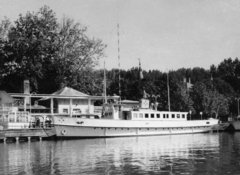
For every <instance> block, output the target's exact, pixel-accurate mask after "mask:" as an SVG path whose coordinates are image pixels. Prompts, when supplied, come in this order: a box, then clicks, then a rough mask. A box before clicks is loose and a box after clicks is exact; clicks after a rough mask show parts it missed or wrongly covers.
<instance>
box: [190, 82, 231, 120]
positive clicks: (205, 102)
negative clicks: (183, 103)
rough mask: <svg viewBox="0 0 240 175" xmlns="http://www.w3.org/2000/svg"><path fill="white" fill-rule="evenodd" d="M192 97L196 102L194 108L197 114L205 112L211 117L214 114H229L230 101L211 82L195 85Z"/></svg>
mask: <svg viewBox="0 0 240 175" xmlns="http://www.w3.org/2000/svg"><path fill="white" fill-rule="evenodd" d="M191 97H192V99H193V101H194V104H193V107H194V109H195V110H196V113H199V112H203V113H204V114H207V115H208V116H209V117H210V116H212V114H213V113H215V114H216V116H218V115H226V114H228V112H229V105H228V102H229V99H228V98H227V97H225V96H224V95H223V94H220V93H219V92H218V91H217V89H216V88H215V86H214V84H213V82H212V81H210V80H204V81H201V82H198V83H196V84H194V86H193V88H192V91H191Z"/></svg>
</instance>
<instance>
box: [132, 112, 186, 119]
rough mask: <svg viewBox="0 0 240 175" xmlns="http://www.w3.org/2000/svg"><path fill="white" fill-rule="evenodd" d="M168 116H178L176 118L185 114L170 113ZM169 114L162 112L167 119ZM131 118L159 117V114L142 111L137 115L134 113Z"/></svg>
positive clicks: (183, 116)
mask: <svg viewBox="0 0 240 175" xmlns="http://www.w3.org/2000/svg"><path fill="white" fill-rule="evenodd" d="M170 116H171V118H178V119H180V118H185V114H182V115H180V114H171V115H170ZM170 116H169V114H163V118H164V119H167V118H169V117H170ZM133 118H160V114H153V113H152V114H151V113H150V114H149V113H145V114H143V113H140V114H139V116H138V114H136V113H134V114H133Z"/></svg>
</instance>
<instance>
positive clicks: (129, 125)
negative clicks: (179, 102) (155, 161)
mask: <svg viewBox="0 0 240 175" xmlns="http://www.w3.org/2000/svg"><path fill="white" fill-rule="evenodd" d="M144 103H145V104H146V103H148V100H146V99H143V100H141V103H140V106H144ZM122 107H123V106H122V105H118V104H104V105H103V115H102V117H100V118H99V117H97V116H95V115H90V114H82V115H76V116H73V117H69V116H59V115H54V116H53V123H54V126H55V130H56V135H57V137H69V138H71V137H76V138H77V137H79V138H97V137H123V136H149V135H169V134H188V133H201V132H210V131H211V130H212V127H213V126H214V125H217V124H218V120H217V119H213V118H210V119H208V120H187V114H188V113H187V112H173V111H171V112H169V111H155V110H153V109H147V108H139V109H134V110H131V111H123V110H122Z"/></svg>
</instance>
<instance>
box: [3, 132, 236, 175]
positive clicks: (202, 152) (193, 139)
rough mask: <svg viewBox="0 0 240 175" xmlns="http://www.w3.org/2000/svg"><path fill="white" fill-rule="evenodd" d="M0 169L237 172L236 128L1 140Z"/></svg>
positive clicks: (18, 171) (60, 173) (58, 172)
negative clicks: (89, 137) (178, 132)
mask: <svg viewBox="0 0 240 175" xmlns="http://www.w3.org/2000/svg"><path fill="white" fill-rule="evenodd" d="M0 158H1V160H2V161H0V169H1V171H2V173H3V174H29V175H31V174H34V175H38V174H53V175H54V174H56V175H64V174H87V175H88V174H97V175H98V174H103V175H105V174H127V175H129V174H130V175H131V174H240V133H230V134H229V133H213V134H209V133H208V134H188V135H169V136H152V137H125V138H107V139H104V138H102V139H84V140H58V141H41V142H20V143H1V144H0Z"/></svg>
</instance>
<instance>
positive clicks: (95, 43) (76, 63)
mask: <svg viewBox="0 0 240 175" xmlns="http://www.w3.org/2000/svg"><path fill="white" fill-rule="evenodd" d="M59 26H60V28H59V33H58V40H57V48H58V51H57V54H56V56H55V59H54V65H55V69H56V72H57V77H56V83H58V84H61V83H62V82H65V83H66V84H68V85H71V84H72V83H74V82H72V81H73V80H76V79H78V78H77V77H79V76H82V78H85V79H86V78H87V77H83V76H84V75H87V74H86V73H89V72H90V71H92V68H93V67H95V66H96V65H97V64H98V60H99V59H100V58H102V57H103V56H104V53H103V51H104V49H105V48H106V45H104V44H103V43H102V41H101V40H99V39H97V40H95V39H90V38H89V37H88V36H87V35H86V31H87V28H86V27H84V26H82V25H81V24H80V23H74V20H72V19H69V18H66V17H63V19H62V21H61V24H60V25H59ZM69 77H72V78H70V79H69ZM74 77H76V78H74ZM75 83H76V82H75ZM85 90H88V89H85Z"/></svg>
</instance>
